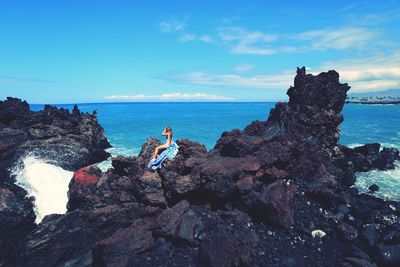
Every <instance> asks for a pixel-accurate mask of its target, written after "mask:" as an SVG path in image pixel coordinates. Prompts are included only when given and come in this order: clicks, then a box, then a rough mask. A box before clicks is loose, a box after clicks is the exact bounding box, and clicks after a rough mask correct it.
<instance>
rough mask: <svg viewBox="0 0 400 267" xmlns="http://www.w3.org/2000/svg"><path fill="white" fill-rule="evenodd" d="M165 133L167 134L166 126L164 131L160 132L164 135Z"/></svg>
mask: <svg viewBox="0 0 400 267" xmlns="http://www.w3.org/2000/svg"><path fill="white" fill-rule="evenodd" d="M167 134H168V133H167V128H164V131H163V132H162V134H161V135H163V136H166V135H167Z"/></svg>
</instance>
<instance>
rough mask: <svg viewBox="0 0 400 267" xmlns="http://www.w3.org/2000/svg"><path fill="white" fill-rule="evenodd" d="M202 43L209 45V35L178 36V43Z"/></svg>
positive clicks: (210, 40) (186, 34)
mask: <svg viewBox="0 0 400 267" xmlns="http://www.w3.org/2000/svg"><path fill="white" fill-rule="evenodd" d="M194 40H197V41H202V42H205V43H211V42H212V41H213V40H212V38H211V37H210V36H209V35H196V34H193V33H183V34H181V35H180V36H179V39H178V41H179V42H190V41H194Z"/></svg>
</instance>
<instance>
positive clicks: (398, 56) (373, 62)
mask: <svg viewBox="0 0 400 267" xmlns="http://www.w3.org/2000/svg"><path fill="white" fill-rule="evenodd" d="M399 62H400V51H399V52H394V53H388V54H387V55H382V54H380V55H373V56H369V57H363V58H354V59H348V60H341V61H329V62H325V63H323V64H322V65H321V66H320V67H319V68H317V69H316V70H315V71H313V73H315V72H319V71H321V70H327V69H335V70H337V71H338V72H339V74H340V78H341V81H343V82H347V83H349V85H350V86H351V91H353V92H356V91H357V92H365V91H381V90H386V89H399V88H400V65H399Z"/></svg>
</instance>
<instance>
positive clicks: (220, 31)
mask: <svg viewBox="0 0 400 267" xmlns="http://www.w3.org/2000/svg"><path fill="white" fill-rule="evenodd" d="M381 34H382V33H381V32H380V31H378V30H376V29H370V28H365V27H350V26H346V27H341V28H334V29H329V28H323V29H315V30H310V31H303V32H298V33H293V34H275V33H267V32H262V31H252V30H248V29H246V28H244V27H219V28H217V29H216V33H215V34H214V35H209V34H206V35H197V34H195V33H183V34H181V35H180V37H179V41H181V42H190V41H203V42H208V43H215V44H219V45H222V46H225V47H228V49H229V51H230V52H231V53H232V54H238V55H274V54H288V53H298V52H310V51H326V50H350V49H353V50H364V49H368V48H374V47H376V46H379V45H383V44H385V42H386V41H385V40H383V39H382V38H380V37H381Z"/></svg>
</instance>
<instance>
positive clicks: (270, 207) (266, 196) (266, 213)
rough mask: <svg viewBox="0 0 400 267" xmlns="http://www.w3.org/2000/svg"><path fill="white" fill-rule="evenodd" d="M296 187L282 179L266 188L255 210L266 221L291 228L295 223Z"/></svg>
mask: <svg viewBox="0 0 400 267" xmlns="http://www.w3.org/2000/svg"><path fill="white" fill-rule="evenodd" d="M295 193H296V187H295V186H294V185H292V184H288V183H287V182H284V181H282V180H279V181H276V182H274V183H272V184H270V185H268V186H267V188H265V190H264V191H263V193H262V194H261V196H260V199H259V206H258V209H257V210H256V211H255V212H256V213H257V214H258V216H260V217H261V218H262V219H263V220H264V221H266V222H269V223H271V224H273V225H276V226H282V227H285V228H289V227H290V226H291V225H293V224H294V210H293V205H292V202H293V197H294V195H295Z"/></svg>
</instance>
